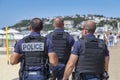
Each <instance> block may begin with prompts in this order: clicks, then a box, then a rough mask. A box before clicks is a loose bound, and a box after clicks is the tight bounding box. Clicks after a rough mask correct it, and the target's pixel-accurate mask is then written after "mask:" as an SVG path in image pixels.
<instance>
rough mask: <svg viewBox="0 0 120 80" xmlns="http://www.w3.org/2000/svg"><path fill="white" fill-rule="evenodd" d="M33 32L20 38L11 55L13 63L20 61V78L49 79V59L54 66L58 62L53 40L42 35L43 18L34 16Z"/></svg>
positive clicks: (20, 79)
mask: <svg viewBox="0 0 120 80" xmlns="http://www.w3.org/2000/svg"><path fill="white" fill-rule="evenodd" d="M29 28H30V31H31V34H30V35H29V36H26V37H24V38H23V39H21V40H19V41H18V42H17V43H16V44H15V46H14V52H13V54H12V55H11V57H10V63H11V64H12V65H15V64H18V63H19V62H20V71H19V80H47V75H48V70H49V69H48V68H49V67H47V65H48V59H49V62H50V63H51V65H52V66H54V67H55V66H56V65H57V63H58V58H57V55H56V54H55V53H54V49H53V44H52V42H51V40H49V39H46V38H45V37H43V36H41V35H40V31H41V30H42V28H43V23H42V20H41V19H39V18H33V19H32V21H31V23H30V26H29Z"/></svg>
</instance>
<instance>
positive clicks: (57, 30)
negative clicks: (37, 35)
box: [54, 28, 64, 32]
mask: <svg viewBox="0 0 120 80" xmlns="http://www.w3.org/2000/svg"><path fill="white" fill-rule="evenodd" d="M54 32H64V29H62V28H59V29H54Z"/></svg>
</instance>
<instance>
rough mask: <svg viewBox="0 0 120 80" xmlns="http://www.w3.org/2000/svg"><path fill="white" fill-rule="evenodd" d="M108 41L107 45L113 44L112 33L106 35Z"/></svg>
mask: <svg viewBox="0 0 120 80" xmlns="http://www.w3.org/2000/svg"><path fill="white" fill-rule="evenodd" d="M108 41H109V44H108V45H109V47H112V46H114V36H113V35H112V33H110V34H109V36H108Z"/></svg>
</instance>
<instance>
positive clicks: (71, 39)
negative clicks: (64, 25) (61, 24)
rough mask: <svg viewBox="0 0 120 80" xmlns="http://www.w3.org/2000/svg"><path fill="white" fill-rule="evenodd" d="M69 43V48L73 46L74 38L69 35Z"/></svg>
mask: <svg viewBox="0 0 120 80" xmlns="http://www.w3.org/2000/svg"><path fill="white" fill-rule="evenodd" d="M69 42H70V45H71V46H73V44H74V42H75V40H74V38H73V37H72V36H71V35H70V36H69Z"/></svg>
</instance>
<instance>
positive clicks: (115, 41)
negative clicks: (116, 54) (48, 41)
mask: <svg viewBox="0 0 120 80" xmlns="http://www.w3.org/2000/svg"><path fill="white" fill-rule="evenodd" d="M117 43H118V35H117V34H116V33H115V34H114V45H117Z"/></svg>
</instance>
